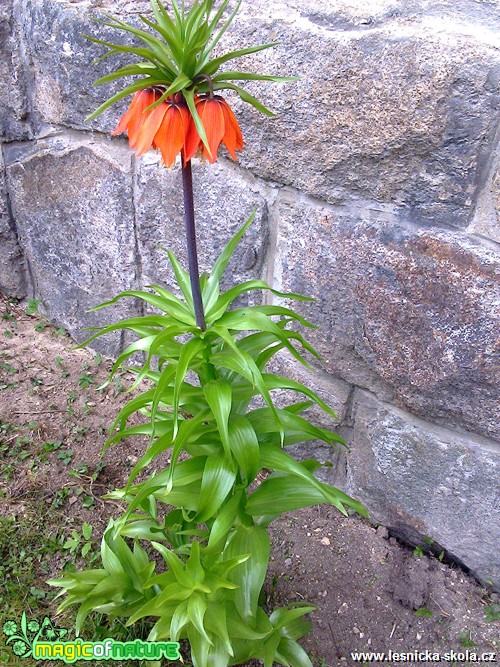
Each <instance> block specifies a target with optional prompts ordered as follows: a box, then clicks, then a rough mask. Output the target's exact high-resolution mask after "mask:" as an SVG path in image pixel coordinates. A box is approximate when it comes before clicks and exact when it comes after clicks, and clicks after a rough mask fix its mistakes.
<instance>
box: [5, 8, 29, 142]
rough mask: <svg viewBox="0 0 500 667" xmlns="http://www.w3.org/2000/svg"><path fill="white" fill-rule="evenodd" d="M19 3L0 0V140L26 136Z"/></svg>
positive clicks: (26, 107) (25, 86) (24, 80)
mask: <svg viewBox="0 0 500 667" xmlns="http://www.w3.org/2000/svg"><path fill="white" fill-rule="evenodd" d="M21 9H22V7H21V3H16V2H14V1H13V0H1V2H0V141H11V140H12V139H18V138H21V137H23V138H24V137H28V136H30V127H29V123H28V122H27V117H28V113H29V101H28V89H27V85H26V84H27V81H26V70H25V66H24V52H23V49H24V44H23V40H22V37H21V35H22V29H21V26H20V22H21V16H20V14H21Z"/></svg>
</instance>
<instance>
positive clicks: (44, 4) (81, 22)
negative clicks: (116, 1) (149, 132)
mask: <svg viewBox="0 0 500 667" xmlns="http://www.w3.org/2000/svg"><path fill="white" fill-rule="evenodd" d="M120 8H121V9H122V10H123V9H124V7H123V3H122V4H121V6H120ZM108 9H109V10H113V9H114V7H113V6H111V7H109V8H108V7H99V6H96V4H92V3H91V4H90V6H89V5H86V4H85V5H84V4H81V3H77V4H70V3H67V2H54V1H53V0H34V1H33V2H32V3H31V4H30V11H29V12H27V16H26V18H25V28H24V30H25V35H26V43H27V45H28V46H27V49H28V57H29V61H30V67H31V70H32V74H33V91H32V95H33V108H34V112H35V114H36V115H37V117H38V121H39V123H41V124H42V125H43V124H49V125H64V126H66V127H72V128H77V129H97V130H101V131H103V132H106V133H109V132H110V131H111V130H112V129H113V128H114V127H115V126H116V123H117V120H118V118H119V116H120V115H121V114H122V113H123V112H124V110H125V108H126V107H127V105H128V102H127V101H126V100H124V101H122V102H121V103H119V104H117V105H116V107H113V108H112V109H111V110H108V111H106V112H104V114H103V115H102V116H99V117H98V118H97V119H95V120H94V121H91V122H85V118H86V117H87V116H88V115H89V114H90V113H92V112H93V111H94V110H95V109H96V108H97V107H98V106H99V105H100V104H101V103H102V102H104V101H105V100H106V99H107V98H108V97H110V96H111V95H112V94H114V93H115V92H117V91H118V90H120V89H121V88H123V87H124V86H125V85H128V84H129V83H132V81H131V80H130V79H126V80H122V82H121V83H116V82H115V83H111V84H104V85H100V86H97V87H94V86H93V82H94V81H96V80H97V79H98V78H99V77H101V76H103V75H105V74H107V73H109V72H110V71H112V70H114V69H118V68H119V67H121V66H123V65H124V64H126V62H130V61H128V60H127V61H126V60H124V59H123V57H121V56H120V57H116V56H115V57H114V58H113V57H112V58H109V59H105V60H104V61H102V62H101V63H95V62H94V61H95V59H96V58H98V57H99V56H101V55H103V53H105V52H106V48H105V47H101V46H99V45H96V44H93V43H91V42H90V41H88V40H87V39H86V38H85V36H84V35H91V36H98V37H99V38H100V39H110V40H111V41H118V42H119V43H130V42H131V38H130V37H127V35H125V34H124V33H121V34H120V33H117V31H115V30H112V29H110V28H107V27H106V26H103V25H100V24H98V23H96V22H95V19H101V20H102V19H104V18H105V14H106V11H107V10H108ZM122 18H123V19H125V20H127V19H128V18H129V17H128V16H127V15H125V16H123V15H122ZM123 81H124V83H123Z"/></svg>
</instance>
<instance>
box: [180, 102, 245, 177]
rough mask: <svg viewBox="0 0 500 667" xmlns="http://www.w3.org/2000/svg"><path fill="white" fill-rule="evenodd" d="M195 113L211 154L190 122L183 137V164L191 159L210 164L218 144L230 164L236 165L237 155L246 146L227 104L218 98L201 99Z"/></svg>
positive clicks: (212, 161) (213, 159)
mask: <svg viewBox="0 0 500 667" xmlns="http://www.w3.org/2000/svg"><path fill="white" fill-rule="evenodd" d="M196 111H197V112H198V115H199V116H200V120H201V122H202V125H203V127H204V129H205V134H206V135H207V142H208V146H209V148H210V151H208V150H207V147H206V146H205V144H204V143H203V142H202V141H201V139H200V135H199V134H198V131H197V129H196V126H195V124H194V122H192V124H191V125H190V127H189V132H188V136H187V137H186V146H185V154H184V161H185V162H187V161H188V160H190V159H191V158H192V157H193V156H194V155H198V156H200V157H201V158H202V159H204V158H206V159H207V160H208V161H209V162H211V163H212V164H213V163H214V162H215V161H216V160H217V151H218V150H219V146H220V145H221V143H223V144H224V145H225V147H226V148H227V150H228V152H229V154H230V155H231V157H232V158H233V160H235V161H237V160H238V158H237V156H236V151H241V149H242V148H243V144H244V143H245V142H244V141H243V135H242V133H241V129H240V126H239V125H238V121H237V120H236V116H235V115H234V113H233V112H232V109H231V107H230V106H229V104H228V103H227V102H226V100H225V99H224V98H223V97H220V96H219V95H215V96H214V97H209V96H200V97H199V98H198V99H197V100H196Z"/></svg>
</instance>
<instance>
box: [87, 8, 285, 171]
mask: <svg viewBox="0 0 500 667" xmlns="http://www.w3.org/2000/svg"><path fill="white" fill-rule="evenodd" d="M150 4H151V8H152V11H153V15H154V21H152V20H150V19H149V18H147V17H145V16H141V17H140V18H141V20H142V22H143V23H144V24H145V25H146V27H147V28H149V29H150V30H149V31H147V30H143V29H139V28H136V27H133V26H130V25H128V24H127V23H124V22H123V21H121V20H119V19H117V18H115V17H107V20H106V21H99V22H100V23H102V24H103V25H106V26H108V27H111V28H116V29H118V30H122V31H125V32H128V33H131V34H132V35H134V36H135V37H136V38H138V39H140V40H141V41H142V42H143V45H142V46H141V47H136V46H129V45H126V46H125V45H122V44H115V43H113V42H108V41H105V40H102V39H98V38H96V37H89V36H87V38H88V39H89V40H90V41H92V42H95V43H97V44H101V45H103V46H106V47H107V48H108V49H109V51H108V52H107V53H105V54H104V55H103V56H102V58H105V57H106V56H108V55H114V54H118V53H126V54H130V55H132V56H134V57H135V58H136V62H135V63H132V64H130V65H126V66H125V67H121V68H120V69H118V70H117V71H116V72H112V73H111V74H108V75H106V76H103V77H101V78H100V79H98V80H97V81H96V82H95V84H102V83H108V82H110V81H115V80H117V79H120V78H122V77H139V79H138V80H136V81H134V82H133V83H131V84H129V85H127V86H126V87H125V88H124V89H123V90H121V91H119V92H118V93H116V94H115V95H113V96H112V97H110V98H109V99H108V100H106V102H104V103H103V104H101V106H100V107H99V108H98V109H96V110H95V111H94V113H92V114H91V115H90V116H89V117H88V118H87V120H91V119H93V118H95V117H97V116H98V115H100V114H101V113H102V112H103V111H105V110H106V109H107V108H108V107H110V106H111V105H112V104H114V103H115V102H118V101H119V100H121V99H123V98H125V97H127V96H128V95H131V94H133V95H134V97H133V99H132V102H131V104H130V106H129V108H128V110H127V111H126V112H125V114H124V115H123V116H122V118H121V119H120V121H119V123H118V125H117V127H116V128H115V129H114V130H113V132H112V133H111V134H112V135H113V136H114V135H116V134H121V133H124V132H127V134H128V138H129V143H130V146H131V148H133V149H135V150H136V151H137V155H138V156H140V155H144V153H146V152H147V151H148V150H149V149H150V148H151V147H152V148H156V149H158V150H160V151H161V154H162V157H163V162H164V163H165V165H166V166H167V167H171V166H172V165H173V163H174V162H175V158H176V156H177V155H178V154H179V153H182V154H183V158H184V164H186V162H188V161H189V160H190V159H191V158H192V157H193V156H195V155H196V156H199V157H201V158H202V159H205V158H206V159H208V161H209V162H211V163H213V162H215V161H216V159H217V153H218V149H219V146H220V144H221V143H222V144H224V145H225V147H226V148H227V150H228V152H229V154H230V155H231V157H232V158H233V160H237V156H236V151H241V150H242V148H243V144H244V142H243V137H242V133H241V130H240V126H239V124H238V121H237V120H236V117H235V116H234V113H233V112H232V110H231V108H230V106H229V104H228V103H227V102H226V100H225V99H224V98H223V97H221V96H220V95H214V91H215V92H218V91H221V90H232V91H234V92H235V93H237V94H238V95H239V96H240V97H241V99H242V100H243V101H244V102H247V103H249V104H251V105H252V106H253V107H254V108H255V109H257V110H258V111H260V112H262V113H264V114H266V115H268V116H273V115H274V114H273V113H272V111H270V110H269V109H267V108H266V107H265V106H264V105H263V104H262V103H261V102H259V100H257V99H256V98H255V97H253V96H252V95H250V94H249V93H248V92H247V91H246V90H244V89H243V88H241V87H240V86H239V85H237V84H236V83H234V82H235V81H237V82H240V81H274V82H279V83H283V82H286V81H296V80H297V77H283V76H274V75H267V74H256V73H253V72H238V71H223V72H219V69H220V67H221V66H222V65H224V64H225V63H227V62H229V61H231V60H234V59H236V58H240V57H241V56H244V55H247V54H250V53H256V52H258V51H262V50H263V49H268V48H270V47H272V46H275V45H276V44H277V42H272V43H269V44H259V45H257V46H250V47H246V48H243V49H237V50H235V51H230V52H229V53H225V54H223V55H221V56H218V57H216V58H211V54H212V51H213V49H214V48H215V46H216V45H217V44H218V42H219V41H220V39H221V38H222V36H223V35H224V33H225V32H226V30H227V29H228V27H229V26H230V24H231V22H232V20H233V18H234V17H235V15H236V13H237V11H238V9H239V7H240V4H241V0H240V1H239V2H238V3H237V4H236V7H235V9H234V10H233V11H232V12H231V14H230V15H229V17H228V18H227V19H226V21H225V22H224V23H223V24H222V25H221V26H220V25H219V24H220V23H221V20H222V16H223V14H224V12H225V10H226V9H227V6H228V4H229V0H223V2H222V4H221V5H220V7H219V8H218V9H217V11H216V12H215V15H214V16H212V11H213V0H194V1H193V3H192V5H191V7H190V9H189V10H187V9H186V7H185V5H184V3H182V6H181V7H179V4H178V2H177V0H172V7H173V16H172V17H171V16H169V14H168V12H167V11H166V9H165V7H164V6H163V4H162V3H161V0H150Z"/></svg>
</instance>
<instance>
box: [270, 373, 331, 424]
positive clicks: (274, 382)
mask: <svg viewBox="0 0 500 667" xmlns="http://www.w3.org/2000/svg"><path fill="white" fill-rule="evenodd" d="M262 377H263V379H264V382H265V384H266V387H267V388H268V389H269V390H272V389H291V390H292V391H297V392H300V393H301V394H304V396H307V397H308V398H310V399H311V400H312V401H314V402H315V403H317V405H319V407H320V408H321V409H322V410H324V411H325V412H327V413H328V414H329V415H331V416H332V417H333V418H334V419H338V416H337V414H336V413H335V412H334V411H333V410H332V408H331V407H330V406H328V405H327V404H326V403H325V402H324V401H323V400H322V399H321V398H320V397H319V396H318V395H317V394H316V393H315V392H314V391H312V389H309V388H308V387H306V386H305V385H303V384H301V383H300V382H295V381H294V380H289V379H288V378H286V377H283V376H281V375H272V374H270V373H263V374H262Z"/></svg>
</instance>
